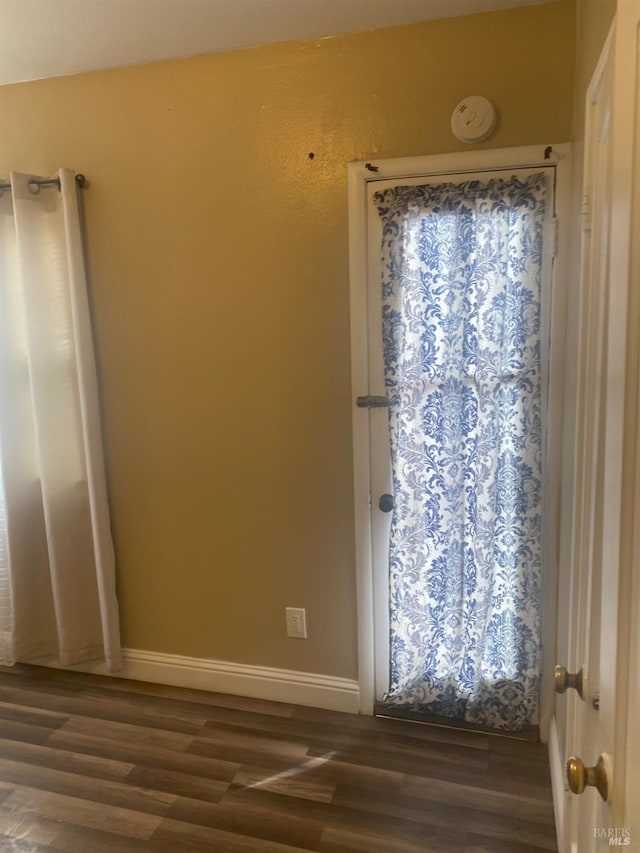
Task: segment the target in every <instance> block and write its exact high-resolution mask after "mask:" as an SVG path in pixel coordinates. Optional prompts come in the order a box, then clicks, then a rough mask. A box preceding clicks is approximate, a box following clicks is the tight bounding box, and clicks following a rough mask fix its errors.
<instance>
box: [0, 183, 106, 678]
mask: <svg viewBox="0 0 640 853" xmlns="http://www.w3.org/2000/svg"><path fill="white" fill-rule="evenodd" d="M58 177H59V180H60V189H58V187H57V186H45V187H41V188H38V187H36V185H35V184H33V177H32V176H29V175H22V174H16V173H13V174H12V175H11V190H10V191H8V190H5V191H4V192H3V194H2V197H1V198H0V466H1V476H0V662H2V663H4V664H9V665H10V664H13V663H14V662H15V661H17V660H21V661H24V660H29V659H33V658H37V657H41V656H45V655H55V656H56V657H58V658H59V660H60V662H61V663H62V664H64V665H70V664H75V663H80V662H82V661H87V660H92V659H98V658H104V659H105V660H106V663H107V666H108V668H109V669H110V670H111V671H115V670H117V669H119V668H120V665H121V650H120V640H119V624H118V607H117V601H116V593H115V568H114V554H113V546H112V540H111V532H110V522H109V510H108V505H107V498H106V486H105V476H104V465H103V458H102V445H101V430H100V419H99V411H98V395H97V387H96V374H95V366H94V355H93V346H92V340H91V328H90V318H89V305H88V298H87V287H86V278H85V268H84V259H83V248H82V234H81V224H80V215H79V208H78V198H77V190H76V183H75V179H74V174H73V172H71V171H70V170H68V169H62V170H61V171H60V172H59V175H58Z"/></svg>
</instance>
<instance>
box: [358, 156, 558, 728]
mask: <svg viewBox="0 0 640 853" xmlns="http://www.w3.org/2000/svg"><path fill="white" fill-rule="evenodd" d="M567 159H568V149H567V147H566V146H549V147H548V148H545V147H543V146H540V147H539V148H533V149H512V150H509V151H484V152H473V153H472V154H457V155H448V156H437V157H431V158H416V159H411V160H398V161H376V162H375V163H374V164H353V166H352V167H351V175H350V179H351V185H350V192H351V199H350V201H351V281H352V291H351V295H352V305H351V308H352V342H353V347H352V359H353V361H352V364H353V390H354V397H356V398H357V399H358V403H357V404H356V406H355V409H354V456H355V492H356V541H357V548H358V554H357V558H358V581H359V640H360V645H359V651H360V689H361V697H362V702H361V710H362V711H363V712H364V713H371V710H372V706H373V702H374V699H376V700H380V699H381V698H382V697H383V695H384V694H385V692H386V691H387V690H388V687H389V655H390V651H389V531H390V519H391V513H390V512H389V509H390V506H391V501H392V499H393V488H392V476H391V463H390V440H389V430H388V415H387V409H386V408H385V405H384V402H385V394H386V389H385V383H384V361H383V347H382V321H381V304H382V303H381V294H380V282H381V267H380V256H381V249H380V247H381V233H382V227H381V221H380V217H379V216H378V213H377V210H376V209H375V204H374V203H373V200H372V198H373V195H374V194H375V193H376V192H379V191H380V190H381V189H384V188H387V187H389V186H394V185H402V186H407V185H416V184H420V185H424V184H427V183H443V182H452V183H455V182H462V181H468V180H470V179H474V178H479V177H483V178H486V177H487V173H488V172H490V173H491V175H492V176H500V177H505V176H506V175H513V174H514V173H516V174H519V175H521V176H522V177H524V175H526V174H531V173H534V172H536V173H539V172H540V171H543V172H545V174H546V175H547V177H548V196H547V210H548V217H547V230H546V233H545V237H544V244H545V247H546V265H545V266H546V268H545V276H544V277H545V280H546V281H545V285H546V286H545V288H544V292H545V298H544V304H543V315H544V316H543V320H544V322H545V326H546V328H547V332H548V334H550V335H551V336H552V337H555V338H557V339H558V341H557V345H556V350H557V352H556V353H555V354H556V357H557V358H558V360H561V358H562V341H561V340H560V339H561V337H562V335H561V332H560V330H561V328H562V325H563V323H564V315H563V312H562V287H561V283H559V285H558V292H557V297H558V298H557V300H556V301H557V303H558V304H557V306H555V307H554V311H553V324H554V329H551V328H550V317H551V316H552V311H551V287H550V283H551V279H552V272H553V270H552V266H553V256H554V244H555V243H556V228H557V220H555V219H554V210H555V207H556V205H555V203H554V202H555V201H557V200H559V198H560V196H562V195H563V194H564V187H563V184H566V183H567V179H568V174H567V171H568V170H567V171H565V170H566V162H567ZM560 163H562V164H563V168H562V169H559V168H558V167H559V164H560ZM505 167H506V168H505ZM559 186H560V190H561V191H560V192H558V187H559ZM554 193H555V194H556V197H555V198H554ZM547 392H548V393H547V396H548V399H550V400H551V408H550V410H549V412H548V414H551V420H552V421H553V420H554V419H556V420H557V419H558V416H559V412H560V409H561V406H560V405H558V404H557V403H558V400H559V398H560V397H561V388H560V387H559V385H558V383H557V382H556V381H555V380H554V383H553V384H552V387H550V388H549V389H547ZM365 398H366V399H365ZM559 431H560V427H559V422H558V423H555V425H554V424H553V423H552V424H551V428H550V429H549V431H548V432H549V434H551V433H553V434H555V437H556V438H557V437H558V435H559ZM558 448H559V442H558V441H554V442H553V443H552V446H551V447H550V448H549V450H548V454H547V455H548V459H549V463H550V466H549V467H550V468H552V469H553V470H559V466H558V465H557V464H555V454H556V453H557V452H558ZM552 479H553V478H552ZM557 485H558V484H557V482H555V483H552V484H551V487H550V488H548V489H547V494H546V496H545V498H546V503H547V504H548V508H549V517H550V518H551V519H553V518H554V517H555V507H556V503H557ZM547 532H548V533H549V534H550V535H549V536H548V537H547V541H546V552H547V553H548V558H547V557H546V558H545V562H546V563H547V566H546V569H548V584H547V593H548V595H547V598H548V601H545V611H546V612H545V616H546V617H547V622H548V624H552V623H553V621H554V616H555V613H554V612H553V595H552V591H553V589H554V588H555V577H554V572H555V566H554V565H553V556H552V555H553V553H554V552H555V549H554V547H553V545H552V541H553V539H554V536H555V531H554V530H553V523H551V524H550V525H549V529H548V531H547ZM547 605H548V606H547ZM549 617H551V618H549ZM546 633H547V634H548V636H547V637H546V638H545V639H546V640H547V642H546V647H547V649H552V648H553V636H551V633H552V632H549V631H547V632H546ZM547 664H548V666H547V669H548V670H549V672H550V671H551V669H552V664H553V660H551V659H550V660H549V661H547Z"/></svg>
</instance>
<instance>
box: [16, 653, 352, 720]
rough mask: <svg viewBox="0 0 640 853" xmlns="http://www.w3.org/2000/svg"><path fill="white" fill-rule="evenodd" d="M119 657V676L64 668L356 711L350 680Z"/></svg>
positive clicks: (82, 668) (48, 661)
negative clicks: (120, 662)
mask: <svg viewBox="0 0 640 853" xmlns="http://www.w3.org/2000/svg"><path fill="white" fill-rule="evenodd" d="M122 658H123V665H122V670H121V671H120V672H117V673H108V672H107V670H106V667H105V666H104V664H103V663H100V662H95V663H87V664H78V665H76V666H70V667H65V669H71V670H76V671H79V672H90V673H94V674H96V675H110V674H111V675H115V676H116V677H118V678H131V679H134V680H136V681H150V682H153V683H156V684H171V685H173V686H174V687H188V688H191V689H194V690H209V691H211V692H213V693H229V694H231V695H234V696H249V697H251V698H253V699H269V700H271V701H274V702H287V703H290V704H293V705H306V706H308V707H311V708H325V709H327V710H330V711H346V712H347V713H351V714H357V713H358V710H359V702H360V691H359V687H358V682H357V681H353V680H351V679H349V678H340V677H338V676H332V675H320V674H316V673H313V672H298V671H296V670H290V669H274V668H271V667H266V666H249V665H247V664H239V663H229V662H228V661H218V660H208V659H206V658H191V657H185V656H183V655H169V654H160V653H158V652H147V651H142V650H140V649H123V650H122ZM29 663H33V664H39V665H41V666H53V667H56V668H61V665H60V663H59V662H57V661H56V660H55V659H54V658H39V659H38V660H33V661H29Z"/></svg>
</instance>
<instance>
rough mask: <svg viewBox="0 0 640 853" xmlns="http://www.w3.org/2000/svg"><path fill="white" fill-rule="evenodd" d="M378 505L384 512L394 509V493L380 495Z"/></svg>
mask: <svg viewBox="0 0 640 853" xmlns="http://www.w3.org/2000/svg"><path fill="white" fill-rule="evenodd" d="M378 506H379V507H380V509H381V510H382V512H391V510H392V509H393V495H380V500H379V501H378Z"/></svg>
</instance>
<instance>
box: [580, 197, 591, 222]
mask: <svg viewBox="0 0 640 853" xmlns="http://www.w3.org/2000/svg"><path fill="white" fill-rule="evenodd" d="M582 228H583V230H584V231H591V196H590V195H589V191H588V190H585V191H584V193H583V194H582Z"/></svg>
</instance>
